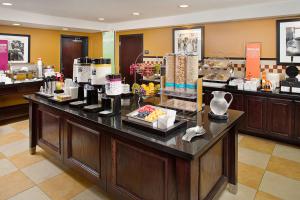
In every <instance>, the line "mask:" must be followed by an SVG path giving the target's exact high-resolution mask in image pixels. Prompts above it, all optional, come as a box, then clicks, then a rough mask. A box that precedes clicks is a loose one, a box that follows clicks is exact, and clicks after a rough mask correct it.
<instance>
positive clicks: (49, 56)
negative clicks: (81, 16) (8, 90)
mask: <svg viewBox="0 0 300 200" xmlns="http://www.w3.org/2000/svg"><path fill="white" fill-rule="evenodd" d="M0 33H11V34H27V35H30V36H31V37H30V62H31V63H35V62H36V61H37V58H39V57H41V58H42V59H43V62H44V63H45V64H46V65H54V66H56V67H57V68H56V69H57V70H58V69H59V66H60V37H61V35H62V34H63V35H80V36H88V38H89V41H88V43H89V56H90V57H101V56H102V33H79V32H69V31H58V30H47V29H36V28H23V27H14V26H0Z"/></svg>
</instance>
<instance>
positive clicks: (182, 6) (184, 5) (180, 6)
mask: <svg viewBox="0 0 300 200" xmlns="http://www.w3.org/2000/svg"><path fill="white" fill-rule="evenodd" d="M188 7H189V5H187V4H182V5H179V8H188Z"/></svg>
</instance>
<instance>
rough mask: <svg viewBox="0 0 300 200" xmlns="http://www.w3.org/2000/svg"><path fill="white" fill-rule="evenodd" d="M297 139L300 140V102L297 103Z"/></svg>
mask: <svg viewBox="0 0 300 200" xmlns="http://www.w3.org/2000/svg"><path fill="white" fill-rule="evenodd" d="M294 123H295V138H297V139H300V101H296V102H295V121H294Z"/></svg>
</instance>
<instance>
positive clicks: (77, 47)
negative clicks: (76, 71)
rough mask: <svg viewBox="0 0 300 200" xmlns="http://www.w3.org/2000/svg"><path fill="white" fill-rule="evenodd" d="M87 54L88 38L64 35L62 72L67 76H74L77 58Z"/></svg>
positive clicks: (62, 40)
mask: <svg viewBox="0 0 300 200" xmlns="http://www.w3.org/2000/svg"><path fill="white" fill-rule="evenodd" d="M85 56H87V38H86V37H72V36H62V38H61V72H62V73H63V74H64V76H65V77H66V78H72V77H73V62H74V59H75V58H79V57H85Z"/></svg>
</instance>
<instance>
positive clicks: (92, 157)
mask: <svg viewBox="0 0 300 200" xmlns="http://www.w3.org/2000/svg"><path fill="white" fill-rule="evenodd" d="M103 137H104V136H103V135H102V134H101V133H100V132H98V131H96V130H93V129H92V128H88V127H86V126H83V125H80V124H79V122H77V121H72V120H67V121H66V123H65V156H64V159H65V162H66V163H67V164H69V165H70V166H72V167H74V168H76V169H78V170H79V171H81V172H83V173H87V174H88V175H89V176H90V178H92V179H95V180H99V179H103V178H105V176H104V169H105V168H103V166H102V165H104V163H102V161H103V157H104V153H105V152H104V151H105V149H104V148H105V145H104V138H103Z"/></svg>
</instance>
